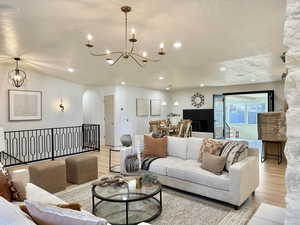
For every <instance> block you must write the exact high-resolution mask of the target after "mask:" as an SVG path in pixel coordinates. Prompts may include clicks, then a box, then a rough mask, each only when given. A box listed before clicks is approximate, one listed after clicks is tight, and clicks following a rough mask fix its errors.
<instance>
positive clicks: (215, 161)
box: [201, 152, 226, 175]
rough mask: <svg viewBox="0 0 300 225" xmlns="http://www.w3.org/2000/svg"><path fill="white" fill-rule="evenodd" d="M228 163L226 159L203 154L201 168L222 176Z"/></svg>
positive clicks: (206, 153)
mask: <svg viewBox="0 0 300 225" xmlns="http://www.w3.org/2000/svg"><path fill="white" fill-rule="evenodd" d="M225 163H226V157H224V156H216V155H212V154H210V153H208V152H204V153H203V159H202V164H201V168H202V169H205V170H208V171H210V172H212V173H214V174H217V175H221V174H222V171H223V169H224V166H225Z"/></svg>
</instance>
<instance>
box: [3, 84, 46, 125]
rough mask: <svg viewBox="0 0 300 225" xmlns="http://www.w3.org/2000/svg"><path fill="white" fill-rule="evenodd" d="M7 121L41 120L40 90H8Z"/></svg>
mask: <svg viewBox="0 0 300 225" xmlns="http://www.w3.org/2000/svg"><path fill="white" fill-rule="evenodd" d="M8 105H9V107H8V116H9V118H8V119H9V121H26V120H42V92H41V91H23V90H8Z"/></svg>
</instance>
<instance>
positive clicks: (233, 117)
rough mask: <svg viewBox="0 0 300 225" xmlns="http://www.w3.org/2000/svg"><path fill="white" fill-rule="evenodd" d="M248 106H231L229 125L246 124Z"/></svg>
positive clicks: (242, 104)
mask: <svg viewBox="0 0 300 225" xmlns="http://www.w3.org/2000/svg"><path fill="white" fill-rule="evenodd" d="M245 115H246V104H244V103H237V104H230V105H229V123H245Z"/></svg>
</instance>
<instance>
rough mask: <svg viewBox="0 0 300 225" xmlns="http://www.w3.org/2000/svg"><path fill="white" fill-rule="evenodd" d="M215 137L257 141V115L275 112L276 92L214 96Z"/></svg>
mask: <svg viewBox="0 0 300 225" xmlns="http://www.w3.org/2000/svg"><path fill="white" fill-rule="evenodd" d="M213 104H214V117H215V126H214V127H215V129H214V136H215V138H219V139H244V140H257V139H258V134H257V114H258V113H262V112H271V111H274V91H256V92H238V93H224V94H222V95H214V103H213Z"/></svg>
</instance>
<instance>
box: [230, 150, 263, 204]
mask: <svg viewBox="0 0 300 225" xmlns="http://www.w3.org/2000/svg"><path fill="white" fill-rule="evenodd" d="M229 178H230V192H231V195H232V199H233V202H232V203H233V204H234V205H236V206H240V205H241V204H242V203H243V202H244V201H245V200H246V199H247V198H248V197H249V196H250V195H251V193H253V192H254V191H255V189H256V188H257V187H258V185H259V159H258V157H256V156H249V157H247V158H246V159H244V160H242V161H240V162H237V163H235V164H233V165H232V166H231V167H230V168H229Z"/></svg>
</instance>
